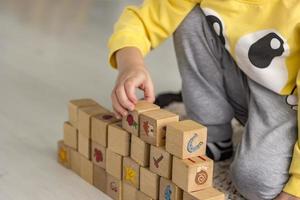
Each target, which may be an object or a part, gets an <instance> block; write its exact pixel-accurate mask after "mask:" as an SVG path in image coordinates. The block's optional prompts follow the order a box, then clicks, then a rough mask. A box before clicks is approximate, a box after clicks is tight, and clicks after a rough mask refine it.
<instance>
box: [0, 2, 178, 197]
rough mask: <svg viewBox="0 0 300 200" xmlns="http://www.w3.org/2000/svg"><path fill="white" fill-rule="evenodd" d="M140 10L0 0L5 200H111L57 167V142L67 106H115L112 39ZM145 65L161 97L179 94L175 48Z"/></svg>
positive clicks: (0, 153)
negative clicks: (77, 101) (116, 26)
mask: <svg viewBox="0 0 300 200" xmlns="http://www.w3.org/2000/svg"><path fill="white" fill-rule="evenodd" d="M139 2H141V0H98V1H96V0H0V200H27V199H28V200H50V199H51V200H69V199H70V200H84V199H89V200H93V199H95V200H96V199H97V200H99V199H103V200H105V199H108V198H107V197H105V195H104V194H102V193H101V192H99V191H98V190H96V189H95V188H94V187H91V186H90V185H89V184H87V183H85V182H84V181H83V180H82V179H81V178H79V177H78V176H76V175H75V174H74V173H72V172H71V171H69V170H66V169H64V168H63V167H61V166H60V165H58V164H57V163H56V142H57V140H59V139H60V138H62V124H63V122H64V121H65V120H66V119H67V102H68V100H70V99H73V98H81V97H91V98H94V99H96V100H98V101H99V102H101V103H102V104H104V105H105V106H107V107H110V106H111V105H110V91H111V89H112V87H113V84H114V80H115V78H116V72H115V71H114V70H112V69H111V68H109V67H108V63H107V49H106V43H107V39H108V37H109V35H110V34H111V32H112V28H113V22H114V21H115V20H116V19H117V18H118V16H119V15H120V12H121V10H122V8H123V7H124V6H125V5H127V4H128V3H139ZM147 64H148V65H149V66H151V68H150V71H151V74H152V75H153V80H154V83H155V88H156V92H157V93H158V92H161V91H166V90H175V91H176V90H178V89H179V87H180V79H179V75H178V71H177V68H176V61H175V59H174V52H173V48H172V41H171V40H168V41H167V42H166V43H165V44H163V45H162V46H161V47H160V48H158V49H157V50H156V51H154V52H153V54H151V56H149V57H148V58H147ZM162 75H165V76H163V77H162Z"/></svg>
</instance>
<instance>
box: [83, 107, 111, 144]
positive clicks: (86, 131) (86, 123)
mask: <svg viewBox="0 0 300 200" xmlns="http://www.w3.org/2000/svg"><path fill="white" fill-rule="evenodd" d="M107 112H108V110H106V109H105V108H103V107H102V106H100V105H98V106H93V107H85V108H81V109H79V110H78V131H79V133H80V134H81V135H84V136H85V137H87V138H91V127H92V126H91V120H92V117H93V116H96V115H99V114H102V113H107Z"/></svg>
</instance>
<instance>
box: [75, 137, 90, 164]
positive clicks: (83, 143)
mask: <svg viewBox="0 0 300 200" xmlns="http://www.w3.org/2000/svg"><path fill="white" fill-rule="evenodd" d="M78 152H79V153H80V154H81V155H83V156H85V157H86V158H87V159H91V139H90V138H87V137H85V136H84V135H81V134H78Z"/></svg>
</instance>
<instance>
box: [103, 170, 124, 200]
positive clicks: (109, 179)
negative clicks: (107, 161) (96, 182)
mask: <svg viewBox="0 0 300 200" xmlns="http://www.w3.org/2000/svg"><path fill="white" fill-rule="evenodd" d="M106 193H107V195H108V196H110V197H111V198H112V199H114V200H121V199H122V181H121V180H119V179H117V178H115V177H113V176H111V175H110V174H107V176H106Z"/></svg>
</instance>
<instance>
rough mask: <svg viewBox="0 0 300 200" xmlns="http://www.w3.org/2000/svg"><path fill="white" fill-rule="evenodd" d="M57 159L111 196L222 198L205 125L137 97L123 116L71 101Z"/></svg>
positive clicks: (135, 199) (130, 199) (120, 199)
mask: <svg viewBox="0 0 300 200" xmlns="http://www.w3.org/2000/svg"><path fill="white" fill-rule="evenodd" d="M63 130H64V137H63V138H64V139H63V140H61V141H59V142H58V151H57V158H58V162H59V163H60V164H62V165H63V166H64V167H66V168H68V169H71V170H72V171H74V172H75V173H76V174H78V175H79V176H81V177H82V178H83V179H84V180H85V181H87V182H88V183H90V184H93V185H94V186H95V187H96V188H98V189H99V190H100V191H102V192H104V193H106V194H107V195H108V196H110V197H111V198H112V199H114V200H157V199H161V200H197V199H198V200H208V199H214V200H223V199H224V198H225V196H224V194H223V193H221V192H219V191H218V190H216V189H214V188H213V187H212V181H213V180H212V179H213V161H212V160H211V159H209V158H208V157H206V156H205V150H206V140H207V129H206V127H204V126H202V125H201V124H198V123H196V122H194V121H192V120H185V121H179V117H178V115H176V114H174V113H171V112H169V111H166V110H163V109H160V108H159V107H158V106H156V105H154V104H151V103H148V102H146V101H140V102H138V103H137V104H136V106H135V109H134V110H133V111H130V112H129V114H128V115H127V116H126V117H124V118H123V119H122V121H120V120H118V119H116V118H115V117H114V116H113V113H112V112H110V111H109V110H108V109H106V108H104V107H102V106H100V105H99V104H98V103H97V102H95V101H94V100H92V99H77V100H72V101H70V102H69V120H68V121H67V122H65V123H64V126H63Z"/></svg>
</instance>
